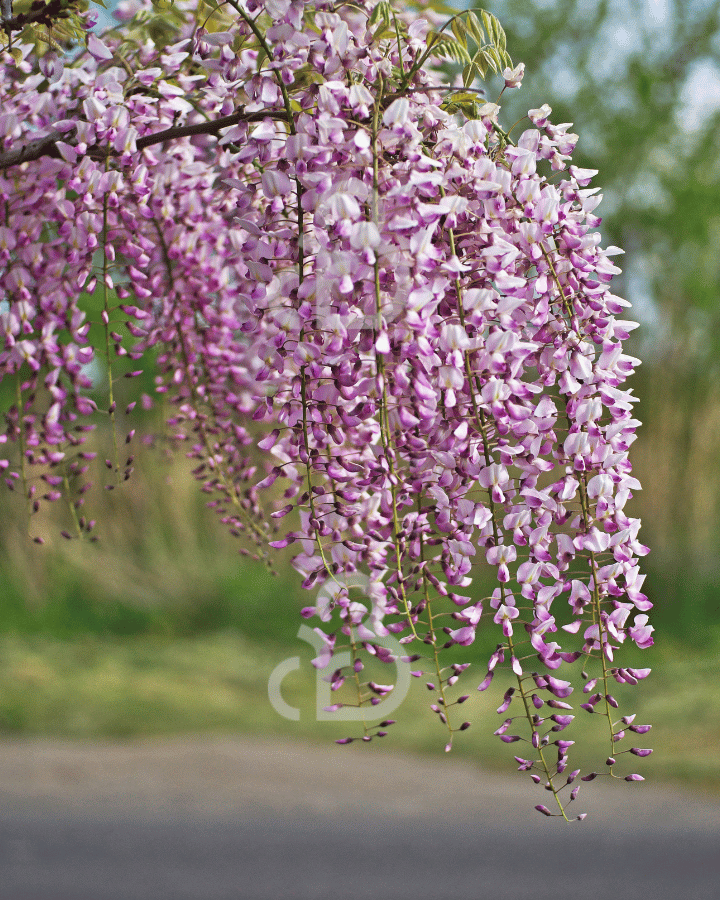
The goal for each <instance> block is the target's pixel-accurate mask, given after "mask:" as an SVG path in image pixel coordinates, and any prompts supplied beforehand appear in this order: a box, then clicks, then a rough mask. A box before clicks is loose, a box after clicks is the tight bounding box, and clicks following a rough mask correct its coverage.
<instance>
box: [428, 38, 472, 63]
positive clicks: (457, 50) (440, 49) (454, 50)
mask: <svg viewBox="0 0 720 900" xmlns="http://www.w3.org/2000/svg"><path fill="white" fill-rule="evenodd" d="M432 53H433V55H434V56H442V57H444V58H445V59H454V60H455V62H459V63H462V64H463V65H468V64H469V63H470V62H471V60H470V54H469V53H468V52H467V50H466V49H465V48H464V47H463V45H462V44H458V42H457V41H454V40H452V38H450V37H445V38H440V40H439V41H436V42H435V43H434V44H433V45H432Z"/></svg>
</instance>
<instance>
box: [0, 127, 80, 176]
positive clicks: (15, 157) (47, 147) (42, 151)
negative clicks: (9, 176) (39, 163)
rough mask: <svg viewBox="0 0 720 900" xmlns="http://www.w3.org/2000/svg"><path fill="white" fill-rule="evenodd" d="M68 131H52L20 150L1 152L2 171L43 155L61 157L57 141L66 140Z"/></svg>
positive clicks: (0, 169)
mask: <svg viewBox="0 0 720 900" xmlns="http://www.w3.org/2000/svg"><path fill="white" fill-rule="evenodd" d="M67 137H68V132H62V131H52V132H50V134H47V135H45V137H42V138H38V139H37V140H36V141H30V143H29V144H25V145H24V146H23V147H20V148H19V149H18V150H8V151H7V152H6V153H0V172H1V171H3V169H9V168H10V166H19V165H20V164H21V163H24V162H31V161H32V160H34V159H40V157H42V156H50V157H53V158H54V159H59V158H60V151H59V150H58V148H57V142H58V141H62V140H65V138H67Z"/></svg>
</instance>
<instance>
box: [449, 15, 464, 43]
mask: <svg viewBox="0 0 720 900" xmlns="http://www.w3.org/2000/svg"><path fill="white" fill-rule="evenodd" d="M450 28H451V30H452V33H453V34H454V35H455V37H456V39H457V41H458V42H459V43H460V44H462V46H463V47H465V49H467V30H466V29H465V23H464V22H463V20H462V19H453V20H452V22H451V23H450Z"/></svg>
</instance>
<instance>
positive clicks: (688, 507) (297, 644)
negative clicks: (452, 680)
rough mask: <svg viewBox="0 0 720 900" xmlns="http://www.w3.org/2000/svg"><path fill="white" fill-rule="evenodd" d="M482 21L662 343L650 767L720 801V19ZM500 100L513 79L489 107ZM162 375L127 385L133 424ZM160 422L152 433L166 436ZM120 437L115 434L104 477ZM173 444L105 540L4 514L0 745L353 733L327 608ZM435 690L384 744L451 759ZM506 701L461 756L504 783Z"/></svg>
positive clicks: (471, 712)
mask: <svg viewBox="0 0 720 900" xmlns="http://www.w3.org/2000/svg"><path fill="white" fill-rule="evenodd" d="M486 8H487V9H488V10H489V11H491V12H493V13H494V14H495V15H497V16H498V18H499V19H500V20H501V22H502V23H503V25H504V27H505V29H506V32H507V35H508V48H509V50H510V52H511V55H512V56H513V59H514V60H515V61H516V62H518V61H523V62H524V63H525V64H526V77H525V81H524V85H523V88H522V89H521V90H520V91H512V92H507V93H506V95H505V96H504V98H503V103H504V105H505V110H504V113H503V117H504V122H505V123H506V124H507V125H510V124H511V123H512V122H514V121H516V120H518V119H520V118H521V117H522V116H523V115H524V113H525V112H526V111H527V109H528V108H533V107H538V106H540V105H541V104H543V103H545V102H547V103H549V104H550V105H551V106H552V107H553V116H552V119H553V121H554V122H565V121H567V122H574V123H575V128H574V129H573V130H575V131H577V133H578V134H579V135H580V142H579V145H578V149H577V152H576V155H575V160H574V161H575V163H576V164H577V165H579V166H583V167H587V168H593V169H599V170H600V174H599V175H598V176H597V184H598V185H600V186H601V187H602V189H603V193H604V200H603V203H602V204H601V206H600V208H599V210H598V212H599V213H600V214H601V215H602V216H603V224H602V231H603V236H604V243H605V244H616V245H618V246H621V247H623V248H624V249H625V250H626V256H625V257H623V258H621V260H620V264H621V265H623V266H624V274H623V275H622V276H621V277H620V278H619V279H618V280H617V282H616V283H615V284H614V288H613V289H614V291H615V293H618V294H620V295H621V296H625V297H627V298H628V299H629V300H631V301H632V303H633V306H634V309H633V310H632V312H630V313H629V314H628V317H629V318H634V319H637V320H639V321H640V322H641V325H642V328H641V329H639V330H638V331H636V332H634V333H633V341H632V342H631V344H630V347H629V352H631V353H633V354H634V355H636V356H639V357H641V358H642V359H643V365H642V367H641V368H640V370H639V372H638V373H637V374H636V375H635V376H634V378H633V381H632V386H633V387H634V389H635V392H636V394H637V395H638V396H639V398H640V403H639V405H638V413H637V415H638V418H640V419H641V420H642V422H643V427H642V428H641V430H640V433H639V439H638V441H637V443H636V444H635V445H634V447H633V450H632V454H631V455H632V459H633V463H634V467H635V471H636V473H637V475H638V477H639V478H640V480H641V482H642V484H643V488H644V489H643V491H642V493H640V494H638V495H637V496H636V497H635V499H634V500H633V511H634V514H635V515H638V516H640V517H641V518H642V520H643V531H642V533H641V538H642V540H643V542H644V543H646V544H648V545H649V546H650V547H651V548H652V554H651V555H650V556H649V557H647V558H646V559H645V561H644V567H645V570H646V571H647V572H648V580H647V582H646V588H647V593H648V594H649V596H650V597H651V599H652V601H653V602H654V604H655V609H654V611H653V620H654V624H655V627H656V629H657V630H656V646H655V647H654V648H653V649H652V650H650V651H647V652H645V653H643V654H635V655H633V654H632V653H630V654H629V655H628V657H627V660H626V661H627V663H628V664H632V663H633V662H634V664H635V665H650V666H652V667H653V668H654V673H653V676H652V677H651V678H650V679H648V680H647V681H646V682H644V683H642V685H641V686H640V687H639V688H636V689H634V690H633V691H632V692H631V695H630V696H628V698H627V702H628V706H627V709H626V710H625V711H627V712H631V711H638V715H639V718H638V720H637V721H640V720H641V719H642V720H643V722H644V721H649V722H652V723H653V724H654V726H655V729H654V731H653V732H652V733H651V735H649V738H650V739H649V740H647V743H648V745H649V746H653V747H655V748H656V752H655V755H654V756H653V757H651V758H650V760H647V761H645V762H644V764H643V765H642V769H641V770H642V771H643V773H644V774H646V775H650V776H654V777H662V778H666V779H673V780H680V781H684V782H690V783H694V784H703V785H704V786H705V787H710V788H714V789H720V774H719V773H720V691H718V689H717V684H718V678H720V654H719V653H718V650H719V649H720V579H719V577H718V576H719V575H720V571H719V570H720V562H719V559H720V555H719V553H718V551H719V550H720V518H719V515H718V508H719V505H720V458H719V453H720V451H719V447H718V432H719V426H720V130H719V126H720V68H719V62H720V60H719V57H720V2H711V3H707V2H692V0H654V2H650V0H639V2H632V3H631V2H610V0H535V2H530V0H490V2H488V3H487V5H486ZM498 91H499V87H498V81H497V80H495V82H493V83H491V85H489V86H488V89H487V96H488V99H492V100H494V99H495V97H496V95H497V92H498ZM521 129H522V123H520V125H519V126H518V128H517V129H516V132H513V133H514V134H515V133H517V132H519V130H521ZM92 302H93V301H92V300H91V299H90V298H88V303H89V305H92ZM148 379H149V380H147V382H146V383H145V384H142V383H138V384H136V383H135V382H126V381H123V380H122V379H121V380H120V381H119V382H118V390H119V391H120V392H121V394H122V392H123V391H124V394H125V396H123V397H121V399H120V402H119V403H118V406H119V408H122V406H123V403H122V401H123V400H125V401H127V400H129V399H131V397H132V396H134V395H135V394H136V393H137V392H138V391H140V390H143V389H150V386H151V375H150V376H148ZM3 389H4V388H3ZM144 415H145V416H146V421H145V425H146V426H147V428H148V430H151V431H152V430H157V431H161V430H162V428H161V425H160V424H159V420H158V419H153V413H146V414H144ZM121 424H122V423H121ZM127 427H130V426H129V425H128V426H127ZM106 440H107V437H106V436H105V435H103V434H102V433H99V434H98V436H97V441H98V442H99V444H100V445H101V446H100V447H99V448H98V449H99V450H100V458H101V459H103V458H104V457H105V456H107V455H109V453H108V448H107V447H103V446H102V444H103V441H106ZM163 448H164V444H163V442H162V440H159V441H158V442H157V446H156V447H149V446H144V445H142V444H141V443H140V442H139V440H138V438H136V439H135V441H134V443H133V445H132V448H131V449H132V453H133V454H134V455H135V457H136V459H135V470H136V471H135V474H134V476H133V478H132V479H131V480H130V481H129V482H127V483H126V484H124V485H123V486H122V487H121V488H118V489H116V490H113V491H103V490H102V489H101V488H98V489H97V490H95V491H94V492H92V493H91V494H90V495H89V497H88V506H90V507H92V509H93V517H95V518H97V519H98V522H99V525H98V535H99V538H100V540H99V541H98V543H95V544H90V543H87V542H78V541H73V542H66V541H63V540H62V539H61V538H60V537H59V536H58V525H57V522H54V521H50V520H48V521H43V522H42V523H38V524H35V525H34V526H33V529H34V530H33V533H41V534H42V536H43V537H44V538H45V539H46V544H45V546H43V547H38V546H36V545H35V544H32V543H31V542H29V541H28V539H27V535H26V531H25V528H24V525H23V512H22V505H21V504H20V503H19V498H17V497H16V496H13V495H11V494H7V495H6V494H1V495H0V515H1V516H2V525H1V526H0V528H1V529H2V530H1V532H0V534H1V536H2V546H1V547H0V735H2V734H4V735H19V734H26V735H27V734H35V735H49V734H51V735H61V736H65V737H84V738H86V737H96V736H104V737H107V736H111V737H117V738H123V739H125V738H133V737H135V736H138V735H160V734H167V733H178V732H201V731H205V732H209V731H215V732H217V731H223V732H236V733H238V732H243V733H253V732H255V733H257V732H269V731H275V732H279V733H285V734H290V735H295V736H305V737H311V738H316V737H317V738H320V737H322V738H323V739H332V738H333V737H343V736H345V730H344V728H343V726H342V725H327V724H322V723H321V724H317V723H316V722H315V721H314V715H313V710H314V690H315V684H314V671H313V670H312V668H311V666H310V665H309V660H310V658H311V657H312V655H313V653H312V651H311V649H310V648H309V647H308V646H307V645H305V644H303V643H302V642H301V641H299V640H298V639H297V631H298V627H299V625H300V624H301V622H302V620H301V619H300V617H299V615H298V611H299V609H300V607H301V606H303V605H305V604H307V603H308V602H309V597H308V595H306V594H304V592H302V591H301V590H300V588H299V578H298V577H297V576H296V575H295V573H294V572H293V571H292V570H291V569H290V568H289V566H288V565H287V558H284V559H280V561H279V562H278V565H277V569H278V572H279V574H278V575H272V574H271V573H270V572H269V571H268V569H267V567H265V566H264V565H263V564H262V563H254V562H253V561H252V560H248V559H246V558H242V557H240V556H239V555H238V553H237V545H236V542H234V541H233V539H232V538H230V537H229V536H228V535H226V534H225V533H224V532H223V530H222V527H221V526H220V525H219V524H218V523H217V522H216V521H215V518H214V516H213V515H212V514H211V513H210V512H208V511H207V510H206V509H205V508H204V498H203V495H202V494H201V493H200V492H199V490H198V488H197V485H196V484H195V482H194V481H193V479H192V478H191V476H190V474H189V472H190V469H191V468H192V467H191V465H190V464H189V463H187V461H185V460H184V459H183V458H182V456H181V455H180V456H175V457H171V456H169V455H168V454H166V453H165V452H164V449H163ZM101 478H102V476H101V475H99V476H98V480H101ZM56 513H57V515H58V516H59V517H60V518H61V517H62V511H61V510H57V511H56ZM489 643H490V644H491V643H492V638H491V637H488V639H487V641H486V642H485V643H483V639H482V638H481V639H480V640H479V641H478V642H477V643H476V645H474V646H473V647H472V648H468V650H467V651H466V652H465V653H464V656H466V657H467V658H468V659H471V660H472V661H474V662H477V663H478V666H477V668H476V669H475V671H476V672H477V673H478V675H479V677H478V678H476V677H475V675H473V674H472V672H473V670H471V677H469V679H468V682H467V685H468V688H472V687H474V686H475V685H476V684H477V682H478V681H479V680H480V678H481V677H482V671H481V670H482V664H481V662H480V661H481V660H482V657H483V653H485V652H486V651H487V649H488V644H489ZM296 655H297V656H300V657H301V660H302V666H301V668H300V670H298V671H297V672H296V673H294V674H292V675H290V676H288V677H287V679H286V680H285V682H284V684H283V689H284V697H285V699H286V700H287V702H288V703H290V704H292V705H294V706H297V707H298V708H300V709H301V719H300V722H299V723H294V722H290V721H288V720H286V719H283V718H282V717H280V716H279V715H278V714H277V713H276V712H275V711H274V710H273V709H272V707H271V705H270V703H269V701H268V697H267V681H268V677H269V675H270V673H271V672H272V670H273V669H274V667H275V666H276V665H277V664H278V663H280V662H281V661H282V660H283V659H285V658H286V657H288V656H296ZM380 680H381V681H383V680H386V676H385V677H381V678H380ZM416 687H417V688H418V690H416V691H414V692H413V693H412V694H411V696H410V697H409V698H408V699H407V700H406V701H405V703H404V704H403V706H402V707H401V708H400V710H399V711H398V713H397V714H396V717H397V718H398V720H399V724H398V725H397V726H395V729H392V730H391V734H390V735H389V736H388V737H387V738H386V739H385V740H386V741H387V742H388V743H393V744H394V745H395V746H402V747H412V748H414V749H422V750H428V751H434V752H441V751H442V747H443V745H444V742H445V738H444V735H443V733H442V731H441V730H439V729H438V727H437V722H436V721H434V717H432V720H431V717H430V714H429V713H427V712H426V706H427V703H428V702H429V695H428V694H427V692H426V691H425V689H424V687H423V686H422V685H417V686H416ZM469 692H471V693H473V694H476V692H474V691H469ZM494 701H495V697H492V698H487V697H486V695H476V696H473V699H472V700H471V701H469V702H468V703H467V704H466V706H465V707H464V709H467V710H468V714H467V718H469V719H472V720H473V721H474V723H475V724H474V726H473V728H471V729H470V731H468V732H467V733H464V734H463V735H460V736H458V738H457V741H456V750H457V751H458V752H461V753H470V754H473V755H474V758H476V759H478V760H479V761H480V762H481V763H482V764H483V765H486V766H498V767H500V768H503V769H505V770H508V769H509V768H512V765H511V764H512V760H511V754H509V753H508V752H507V748H505V749H503V748H502V747H501V746H500V745H499V744H498V743H497V739H496V738H492V736H491V734H492V731H493V730H494V728H495V727H497V726H496V722H495V719H496V718H497V717H496V715H495V712H494V707H495V706H496V705H497V704H496V703H495V702H494ZM588 718H590V717H588ZM593 718H594V717H593ZM403 722H404V723H405V724H404V725H403ZM580 727H581V728H584V729H586V730H587V729H589V727H590V726H589V725H588V723H586V722H585V723H580ZM595 755H597V754H595ZM600 755H603V754H602V751H600ZM586 756H587V754H586ZM581 761H585V760H584V758H582V757H581Z"/></svg>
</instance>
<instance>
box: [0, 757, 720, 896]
mask: <svg viewBox="0 0 720 900" xmlns="http://www.w3.org/2000/svg"><path fill="white" fill-rule="evenodd" d="M366 749H368V748H360V750H359V754H361V755H360V757H359V758H358V756H357V755H356V751H355V750H354V748H336V747H334V746H331V747H312V746H307V745H302V744H298V743H287V742H282V743H275V742H271V741H268V740H263V741H253V742H250V741H248V740H246V739H242V740H230V739H227V740H217V741H208V740H197V741H172V742H164V743H147V744H143V745H137V746H133V745H127V746H122V745H111V744H101V745H80V746H78V745H70V744H52V743H29V742H16V743H10V744H2V745H0V800H1V801H2V802H1V804H0V898H1V900H226V898H227V900H230V898H238V900H366V898H368V900H369V898H387V900H406V898H407V900H410V898H413V900H485V898H487V900H550V898H553V900H556V898H565V897H579V898H583V900H720V800H718V799H717V798H715V799H712V798H701V797H697V796H690V795H685V794H682V793H678V792H671V791H666V790H660V789H652V788H648V787H647V783H645V784H641V785H622V786H619V790H612V789H611V788H612V786H608V787H607V788H603V787H602V786H599V787H596V785H597V782H594V783H593V784H592V785H586V786H584V787H583V791H584V792H585V798H586V803H585V804H584V805H583V806H582V807H579V809H583V810H586V811H587V812H588V813H589V814H590V815H589V817H588V819H586V820H585V821H584V822H580V823H573V825H572V826H567V825H565V824H564V823H562V822H561V821H560V820H557V819H554V820H547V819H545V818H544V817H541V816H539V815H538V814H537V813H535V812H534V811H533V810H532V805H533V804H534V803H536V802H541V801H542V799H543V798H542V797H541V796H539V795H538V794H537V793H535V792H534V791H533V789H532V785H530V784H529V782H526V781H525V780H524V779H522V778H521V777H520V776H518V778H509V779H505V778H498V777H495V776H489V775H487V774H485V773H482V772H479V771H478V770H477V768H476V767H474V766H472V765H471V764H469V763H467V762H465V761H462V760H460V761H456V760H445V759H443V760H428V759H417V758H412V757H407V756H404V755H401V754H395V753H389V752H387V751H386V752H383V751H380V752H374V751H373V750H371V751H370V753H363V751H364V750H366ZM351 763H352V765H351ZM581 795H582V792H581ZM443 796H444V797H445V800H444V802H443V804H442V806H441V807H440V809H438V803H437V798H438V797H443Z"/></svg>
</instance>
